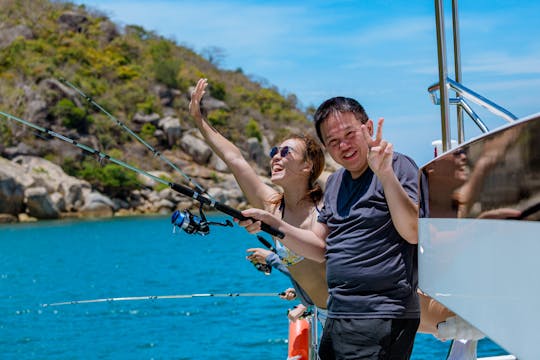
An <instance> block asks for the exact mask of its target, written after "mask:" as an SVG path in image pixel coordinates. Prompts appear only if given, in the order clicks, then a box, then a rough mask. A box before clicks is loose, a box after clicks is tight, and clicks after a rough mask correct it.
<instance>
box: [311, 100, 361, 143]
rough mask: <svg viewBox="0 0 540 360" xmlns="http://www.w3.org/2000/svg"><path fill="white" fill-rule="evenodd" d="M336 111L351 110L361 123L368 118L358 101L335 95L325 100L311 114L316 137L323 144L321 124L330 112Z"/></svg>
mask: <svg viewBox="0 0 540 360" xmlns="http://www.w3.org/2000/svg"><path fill="white" fill-rule="evenodd" d="M337 112H340V113H346V112H351V113H353V114H354V117H355V118H356V119H357V120H359V121H360V122H361V123H362V124H365V123H366V122H367V121H368V119H369V118H368V116H367V114H366V111H365V110H364V108H363V107H362V105H360V103H359V102H358V101H356V100H354V99H351V98H348V97H343V96H336V97H333V98H331V99H328V100H326V101H325V102H323V103H322V104H321V105H320V106H319V108H318V109H317V111H315V114H314V115H313V120H314V121H315V129H316V130H317V137H318V138H319V140H320V141H321V143H323V144H324V140H323V138H322V134H321V125H322V123H323V122H324V121H325V120H326V119H327V118H328V116H329V115H330V114H333V113H337Z"/></svg>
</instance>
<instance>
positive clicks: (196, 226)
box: [0, 111, 285, 239]
mask: <svg viewBox="0 0 540 360" xmlns="http://www.w3.org/2000/svg"><path fill="white" fill-rule="evenodd" d="M0 115H2V116H4V117H5V118H7V119H8V120H13V121H15V122H18V123H20V124H23V125H25V126H28V127H30V128H33V129H35V130H38V131H40V132H42V133H44V134H47V135H50V136H53V137H55V138H57V139H60V140H62V141H65V142H67V143H69V144H72V145H74V146H77V147H78V148H80V149H82V150H84V151H87V152H89V153H90V154H93V155H95V156H96V157H97V158H98V160H99V161H104V160H108V161H110V162H112V163H115V164H117V165H119V166H122V167H124V168H126V169H129V170H131V171H134V172H136V173H138V174H141V175H143V176H146V177H148V178H150V179H153V180H154V181H156V182H159V183H161V184H164V185H166V186H168V187H170V188H171V189H172V190H174V191H176V192H178V193H180V194H182V195H185V196H187V197H190V198H193V199H194V200H196V201H198V202H199V203H200V207H199V210H200V211H201V215H202V217H203V218H202V219H197V218H196V217H194V216H191V217H189V216H186V214H185V213H180V212H179V211H178V210H176V211H175V213H174V214H173V219H172V222H173V224H174V225H176V226H178V227H180V228H182V229H184V230H185V229H186V228H188V229H192V230H193V231H192V232H188V233H190V234H191V233H197V234H201V235H206V234H208V233H209V228H208V225H209V223H208V222H206V219H205V218H204V214H202V208H203V205H208V206H210V207H212V208H214V209H216V210H217V211H220V212H222V213H224V214H227V215H229V216H231V217H233V218H235V219H239V220H247V219H251V220H254V219H253V218H248V217H246V216H244V215H242V213H241V212H240V211H238V210H236V209H234V208H232V207H230V206H228V205H225V204H222V203H220V202H218V201H216V200H215V199H210V198H208V197H206V196H203V195H202V194H201V193H200V192H197V191H195V190H193V189H191V188H189V187H187V186H184V185H181V184H177V183H174V182H169V181H167V180H164V179H162V178H160V177H157V176H155V175H152V174H150V173H149V172H147V171H144V170H141V169H139V168H137V167H135V166H133V165H130V164H128V163H125V162H123V161H122V160H119V159H116V158H114V157H112V156H110V155H108V154H106V153H103V152H101V151H99V150H96V149H94V148H92V147H90V146H88V145H85V144H83V143H80V142H78V141H76V140H73V139H71V138H69V137H66V136H64V135H62V134H59V133H56V132H54V131H52V130H49V129H46V128H44V127H41V126H39V125H36V124H33V123H31V122H28V121H26V120H23V119H20V118H18V117H16V116H13V115H11V114H8V113H5V112H3V111H0ZM175 215H177V216H176V217H175ZM186 221H187V222H186ZM186 224H187V225H190V226H191V227H189V226H186ZM223 225H224V226H232V223H230V221H229V223H226V224H223ZM261 230H262V231H264V232H266V233H268V234H270V235H272V236H277V237H278V238H280V239H282V238H283V237H284V236H285V235H284V234H283V233H282V232H281V231H279V230H278V229H275V228H273V227H271V226H270V225H268V224H266V223H261Z"/></svg>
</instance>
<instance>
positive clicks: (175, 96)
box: [0, 0, 312, 221]
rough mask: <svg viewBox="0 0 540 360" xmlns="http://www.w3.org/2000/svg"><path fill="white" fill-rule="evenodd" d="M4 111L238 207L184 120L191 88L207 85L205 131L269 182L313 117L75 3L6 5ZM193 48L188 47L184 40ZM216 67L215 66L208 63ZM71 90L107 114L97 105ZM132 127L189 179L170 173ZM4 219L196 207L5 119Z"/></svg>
mask: <svg viewBox="0 0 540 360" xmlns="http://www.w3.org/2000/svg"><path fill="white" fill-rule="evenodd" d="M0 8H1V9H2V11H1V12H0V111H3V112H6V113H9V114H12V115H14V116H17V117H19V118H23V119H25V120H27V121H29V122H32V123H34V124H37V125H39V126H42V127H44V128H47V129H51V130H53V131H54V132H56V133H59V134H63V135H66V136H68V137H70V138H72V139H74V140H76V141H77V142H80V143H84V144H86V145H89V146H91V147H93V148H96V149H98V150H99V151H101V152H104V153H107V154H109V155H111V156H113V157H116V158H119V159H121V160H123V161H125V162H127V163H129V164H132V165H134V166H136V167H139V168H142V169H144V170H146V171H151V172H152V173H153V174H158V175H157V176H159V177H162V178H164V179H167V180H172V181H175V182H179V183H183V182H184V178H185V175H187V176H189V177H191V178H193V179H194V180H195V181H196V182H198V183H199V184H201V185H202V186H204V187H205V188H207V189H210V190H209V192H210V193H212V194H213V196H215V197H216V198H217V199H218V200H219V201H223V202H225V203H227V204H229V205H231V206H234V207H240V208H241V207H243V206H245V205H246V204H245V202H244V199H243V196H242V194H241V192H240V190H239V189H238V187H237V186H236V184H235V182H234V180H233V179H232V177H231V175H230V174H229V173H228V170H227V168H226V166H225V165H224V164H223V162H221V161H220V160H219V159H218V158H217V157H216V156H215V155H214V154H213V153H212V151H211V150H210V149H209V148H208V147H207V146H206V145H205V143H204V142H203V141H202V140H200V137H199V134H198V131H196V130H195V129H193V128H194V126H193V122H192V119H190V117H189V114H188V104H189V94H190V88H191V87H192V86H193V85H194V84H195V83H196V81H197V80H198V79H199V78H201V77H206V78H208V79H209V83H210V89H209V90H210V91H209V95H208V97H207V98H205V101H204V108H205V110H206V112H207V114H208V119H209V121H210V122H211V123H212V124H213V125H214V126H215V127H216V128H217V129H218V130H220V131H221V132H222V133H223V134H224V135H225V136H227V137H228V138H229V139H230V140H232V141H233V142H234V143H235V144H236V145H237V146H238V147H239V148H240V149H241V150H242V152H243V154H244V155H245V156H246V158H248V159H250V161H252V163H253V166H254V168H255V169H256V170H257V171H258V173H259V174H261V175H265V174H267V172H268V158H267V156H266V153H267V151H268V148H269V144H272V143H274V142H276V141H279V139H280V138H281V137H283V136H285V135H287V134H288V133H290V132H312V126H311V124H310V123H309V121H308V118H309V114H310V112H312V109H308V110H306V111H304V110H301V109H300V108H299V107H298V104H297V100H296V97H295V96H294V95H291V94H289V95H284V94H280V93H279V91H278V89H277V88H275V87H273V86H269V85H268V84H266V83H265V82H264V81H254V80H253V79H252V77H250V76H247V75H246V74H244V72H243V71H242V69H240V68H239V69H236V70H235V71H230V70H223V69H220V68H219V67H218V66H216V64H215V63H213V61H212V60H213V57H212V54H211V53H210V55H209V56H207V58H204V57H203V56H201V55H199V54H197V53H196V52H194V51H193V50H191V49H189V48H187V47H185V46H180V45H178V44H177V43H176V42H175V41H172V40H170V39H166V38H164V37H162V36H159V35H158V34H155V33H153V32H151V31H147V30H145V29H144V28H142V27H140V26H137V25H127V26H125V27H123V28H120V27H119V26H118V25H116V24H115V23H113V22H111V21H110V19H109V18H108V17H107V16H105V15H104V14H101V13H99V12H97V11H95V10H92V9H87V8H86V7H84V6H78V5H74V4H71V3H68V2H60V1H46V0H0ZM182 40H190V39H179V41H182ZM209 60H210V61H209ZM62 79H66V80H68V81H69V82H70V83H72V84H74V85H75V86H76V87H77V88H78V89H80V90H81V91H82V92H84V93H85V94H87V95H88V96H90V97H91V99H93V101H94V102H95V103H96V104H99V105H100V106H101V107H102V108H103V109H105V110H106V112H108V113H109V115H107V114H106V113H105V112H104V111H100V110H99V109H98V108H97V107H96V106H93V105H92V104H91V103H90V102H89V101H87V100H88V99H85V98H84V97H83V96H81V94H80V93H78V92H77V90H75V89H73V88H72V87H70V86H68V85H67V84H66V83H65V82H63V81H62ZM116 119H117V120H120V121H121V122H123V123H125V124H126V125H127V126H128V127H129V128H130V129H132V130H133V131H135V132H136V133H137V134H138V135H139V136H140V137H141V138H142V139H144V141H146V142H147V143H148V144H150V145H151V146H152V147H154V148H155V149H156V150H157V151H159V152H161V153H163V154H164V156H166V157H167V158H168V159H169V160H171V161H172V162H173V163H174V164H176V165H177V166H178V167H179V168H180V169H182V171H183V172H184V175H181V174H178V173H176V172H175V171H172V170H171V168H170V167H169V166H167V164H166V163H165V162H164V161H161V160H160V159H159V158H158V157H156V156H154V155H153V154H152V152H151V151H149V150H148V149H147V148H146V147H145V146H144V145H142V144H141V143H139V142H138V141H136V140H135V139H134V138H133V137H131V136H130V135H129V134H128V133H127V132H126V131H125V130H123V129H122V128H121V127H120V126H118V125H117V123H116V122H115V120H116ZM0 156H1V157H2V159H0V214H4V215H2V216H0V218H1V219H3V221H17V220H25V219H28V218H38V219H39V218H60V217H65V216H90V215H98V216H110V215H112V214H131V213H154V212H170V211H172V210H174V209H175V208H178V207H183V208H185V207H193V206H194V204H193V203H192V201H189V200H186V199H185V198H183V197H181V196H179V195H178V194H175V193H173V192H171V191H170V190H169V189H166V186H164V185H162V184H160V183H155V181H153V180H150V179H148V178H141V177H140V176H137V174H136V173H134V172H132V171H130V170H126V169H124V168H121V167H119V166H118V165H115V164H112V163H109V162H105V163H100V162H97V161H96V159H95V158H94V157H93V156H89V155H88V153H85V152H83V151H81V150H80V149H78V148H77V147H75V146H72V145H70V144H67V143H64V142H62V141H60V140H56V139H53V138H51V137H47V136H42V135H41V136H40V135H39V134H38V136H36V132H35V131H33V130H31V129H29V128H26V127H23V126H21V125H19V124H17V123H15V122H13V121H11V120H8V119H6V118H5V117H3V116H0Z"/></svg>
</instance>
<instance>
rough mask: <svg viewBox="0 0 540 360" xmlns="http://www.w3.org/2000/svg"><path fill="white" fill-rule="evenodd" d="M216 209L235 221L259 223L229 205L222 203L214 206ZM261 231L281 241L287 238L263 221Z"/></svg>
mask: <svg viewBox="0 0 540 360" xmlns="http://www.w3.org/2000/svg"><path fill="white" fill-rule="evenodd" d="M214 207H215V208H216V209H218V210H219V211H221V212H224V213H225V214H227V215H230V216H232V217H233V218H235V219H238V220H248V219H249V220H253V221H258V220H257V219H254V218H252V217H247V216H244V215H242V213H241V212H240V211H238V210H236V209H234V208H232V207H230V206H227V205H223V204H221V203H216V204H215V206H214ZM261 230H262V231H264V232H265V233H267V234H270V235H272V236H275V237H277V238H280V239H283V238H284V237H285V234H284V233H283V232H281V231H280V230H278V229H276V228H274V227H272V226H270V225H268V224H267V223H264V222H262V221H261Z"/></svg>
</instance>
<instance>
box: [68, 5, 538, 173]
mask: <svg viewBox="0 0 540 360" xmlns="http://www.w3.org/2000/svg"><path fill="white" fill-rule="evenodd" d="M75 2H76V3H79V4H81V3H82V4H85V5H86V6H87V7H90V8H92V9H97V10H100V11H101V12H103V13H105V14H106V15H108V16H109V17H110V18H111V19H112V20H113V21H115V22H116V23H118V24H119V25H127V24H136V25H140V26H143V27H144V28H146V29H147V30H153V31H155V32H156V33H158V34H160V35H163V36H165V37H167V38H170V39H173V40H175V41H176V42H177V43H178V44H180V45H185V46H188V47H190V48H191V49H193V50H195V51H196V52H199V53H200V52H201V51H202V50H203V49H204V48H206V47H211V46H217V47H220V48H222V49H223V50H224V51H225V54H226V57H225V60H224V62H223V64H222V68H225V69H236V68H242V69H243V71H244V73H246V74H249V75H253V76H254V77H256V78H263V79H266V81H267V82H268V83H270V84H272V85H274V86H276V87H277V88H278V89H279V90H280V92H282V93H284V94H289V93H293V94H295V95H296V96H297V97H298V99H299V101H300V103H301V104H302V105H304V106H307V105H314V106H317V105H319V104H320V103H321V102H322V101H324V100H325V99H327V98H329V97H332V96H337V95H342V96H349V97H353V98H356V99H357V100H358V101H360V103H362V105H364V107H365V108H366V111H367V112H368V115H369V116H370V117H371V118H372V119H373V120H376V119H377V118H379V117H384V118H385V127H384V134H383V135H384V137H385V138H386V139H388V140H389V141H391V142H392V143H394V146H395V149H396V150H397V151H399V152H402V153H405V154H408V155H410V156H411V157H413V159H414V160H415V161H416V162H417V163H418V164H419V165H422V164H425V163H426V162H427V161H429V160H430V159H431V158H432V156H433V150H432V146H431V141H432V140H434V139H438V138H440V135H439V134H440V122H439V118H440V112H439V107H438V106H435V105H433V104H432V103H431V100H430V98H429V96H428V93H427V90H426V89H427V87H428V86H429V85H431V84H433V83H435V82H437V81H438V73H437V52H436V39H435V20H434V4H433V1H432V0H429V1H428V0H409V1H405V0H350V1H347V0H343V1H319V0H316V1H315V0H314V1H297V2H294V1H270V0H258V1H241V0H236V1H225V0H223V1H217V0H214V1H208V0H185V1H172V0H169V1H167V0H157V1H149V0H148V1H146V0H129V1H124V0H120V1H112V0H109V1H104V0H78V1H75ZM446 3H447V4H446V7H445V15H446V20H445V22H446V25H447V28H448V26H449V25H450V16H451V13H450V7H449V6H450V3H451V1H449V0H448V1H446ZM459 6H460V9H459V10H460V24H461V28H460V31H461V54H462V56H461V58H462V72H463V84H464V85H465V86H467V87H469V88H471V89H473V90H475V91H476V92H479V93H480V94H482V95H483V96H485V97H487V98H489V99H491V100H494V101H495V102H497V103H499V104H500V105H501V106H503V107H505V108H507V109H508V110H510V111H511V112H513V113H514V114H515V115H516V116H518V117H523V116H526V115H529V114H531V113H536V112H539V111H540V27H539V26H538V25H535V24H537V22H538V20H537V16H538V14H539V13H540V2H538V1H518V0H506V1H500V0H489V1H488V0H462V1H459ZM450 34H451V33H450V31H449V29H448V30H447V36H448V37H449V36H450ZM451 47H452V42H451V38H450V37H449V38H448V41H447V48H448V53H449V55H448V64H449V70H448V73H449V76H450V77H452V78H453V77H454V75H453V65H452V64H453V63H452V61H453V60H452V57H451V54H450V52H451ZM475 110H476V111H478V113H479V114H480V115H481V116H485V119H486V122H487V124H488V127H490V128H491V129H493V128H496V127H498V126H501V125H504V124H505V122H504V121H503V120H499V119H497V118H494V117H492V116H490V115H489V114H488V113H487V112H485V111H483V109H481V108H480V109H479V108H475ZM452 134H453V135H454V137H455V135H456V129H455V126H453V127H452ZM466 134H467V136H468V137H471V136H476V135H478V134H480V133H479V131H477V130H476V129H475V128H474V127H473V126H468V127H467V128H466Z"/></svg>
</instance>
